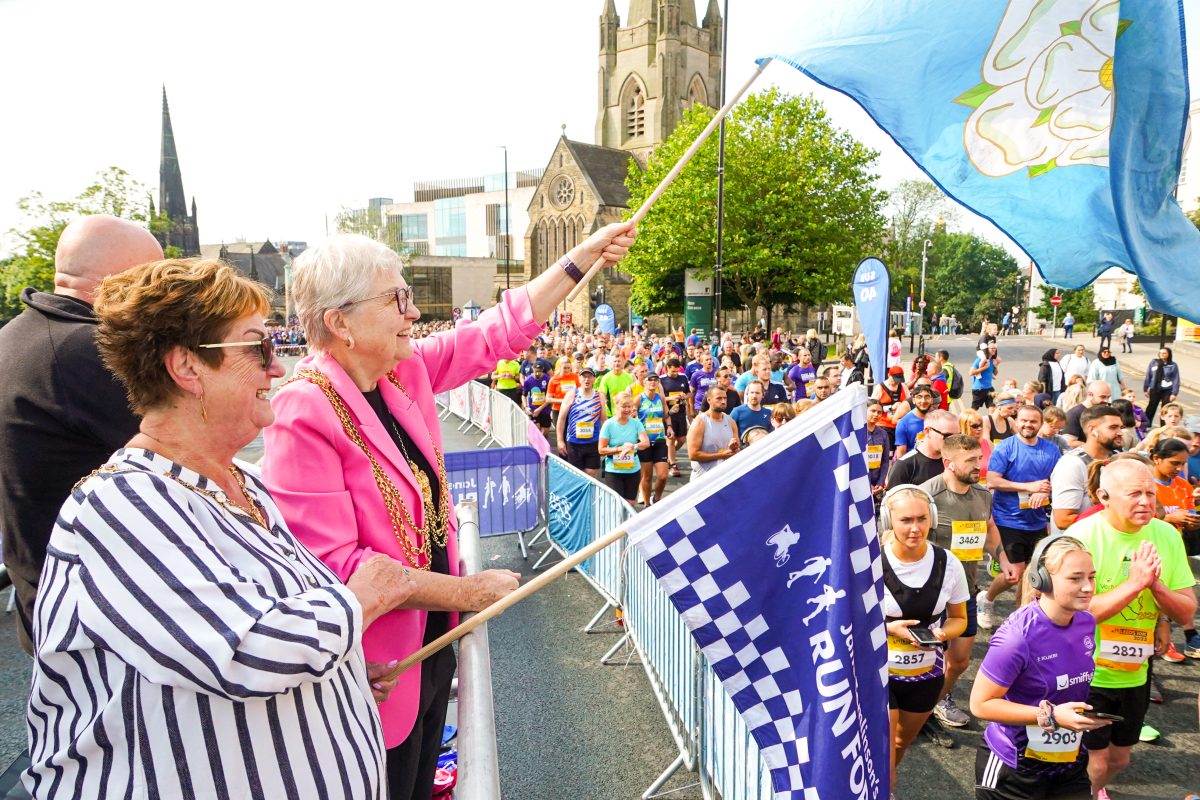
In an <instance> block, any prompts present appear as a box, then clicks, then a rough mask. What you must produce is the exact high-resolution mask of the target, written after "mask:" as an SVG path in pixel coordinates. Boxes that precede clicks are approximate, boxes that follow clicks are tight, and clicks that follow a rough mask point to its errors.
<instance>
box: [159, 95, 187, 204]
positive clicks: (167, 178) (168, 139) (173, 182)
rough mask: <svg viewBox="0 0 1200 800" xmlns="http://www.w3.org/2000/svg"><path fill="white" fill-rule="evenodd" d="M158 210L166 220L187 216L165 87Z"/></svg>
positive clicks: (181, 176)
mask: <svg viewBox="0 0 1200 800" xmlns="http://www.w3.org/2000/svg"><path fill="white" fill-rule="evenodd" d="M158 210H159V211H160V212H161V213H162V214H165V215H166V216H167V218H168V219H182V218H183V217H186V216H187V199H186V197H185V196H184V194H183V175H182V173H181V172H180V171H179V153H178V152H176V150H175V132H174V131H173V130H172V129H171V109H170V107H169V106H168V105H167V87H166V86H163V97H162V151H161V154H160V157H159V164H158Z"/></svg>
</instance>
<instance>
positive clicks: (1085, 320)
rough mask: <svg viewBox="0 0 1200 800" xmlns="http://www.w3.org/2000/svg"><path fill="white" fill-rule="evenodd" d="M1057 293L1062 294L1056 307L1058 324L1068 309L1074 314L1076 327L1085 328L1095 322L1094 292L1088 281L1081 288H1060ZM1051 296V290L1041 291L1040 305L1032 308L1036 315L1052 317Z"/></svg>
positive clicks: (1046, 317) (1045, 317)
mask: <svg viewBox="0 0 1200 800" xmlns="http://www.w3.org/2000/svg"><path fill="white" fill-rule="evenodd" d="M1059 294H1060V295H1061V296H1062V305H1061V306H1059V307H1058V320H1059V323H1060V324H1061V323H1062V318H1063V317H1065V316H1066V315H1067V312H1068V311H1070V312H1071V313H1072V314H1074V315H1075V325H1076V327H1079V328H1086V327H1089V326H1091V325H1093V324H1094V323H1095V322H1096V317H1097V312H1096V292H1095V288H1094V287H1093V285H1092V284H1090V283H1089V284H1088V285H1087V286H1085V287H1083V288H1082V289H1076V290H1070V289H1062V290H1060V291H1059ZM1051 297H1053V293H1052V292H1048V291H1047V292H1042V302H1041V305H1038V306H1036V307H1035V308H1034V311H1036V312H1037V315H1038V316H1039V317H1042V318H1043V319H1054V306H1052V305H1050V298H1051Z"/></svg>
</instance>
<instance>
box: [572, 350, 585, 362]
mask: <svg viewBox="0 0 1200 800" xmlns="http://www.w3.org/2000/svg"><path fill="white" fill-rule="evenodd" d="M571 358H574V359H575V360H576V361H580V360H582V359H583V353H581V352H579V351H578V350H576V351H575V352H574V353H572V354H571Z"/></svg>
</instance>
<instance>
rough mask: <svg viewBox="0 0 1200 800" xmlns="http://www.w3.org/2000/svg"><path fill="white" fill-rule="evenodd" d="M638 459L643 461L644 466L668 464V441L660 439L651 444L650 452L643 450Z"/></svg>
mask: <svg viewBox="0 0 1200 800" xmlns="http://www.w3.org/2000/svg"><path fill="white" fill-rule="evenodd" d="M638 458H640V459H641V461H642V466H645V465H647V464H666V463H667V440H666V439H658V440H656V441H653V442H651V443H650V448H649V449H648V450H643V451H642V452H641V453H640V454H639V455H638Z"/></svg>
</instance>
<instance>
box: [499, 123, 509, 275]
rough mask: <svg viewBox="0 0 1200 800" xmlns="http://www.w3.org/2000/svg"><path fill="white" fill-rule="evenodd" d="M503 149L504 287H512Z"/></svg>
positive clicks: (505, 162)
mask: <svg viewBox="0 0 1200 800" xmlns="http://www.w3.org/2000/svg"><path fill="white" fill-rule="evenodd" d="M500 148H501V149H502V150H503V151H504V288H505V289H511V288H512V270H511V269H509V264H508V251H509V250H510V249H511V248H512V238H511V237H512V234H511V233H510V231H509V225H510V223H509V219H508V146H507V145H503V144H502V145H500Z"/></svg>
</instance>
